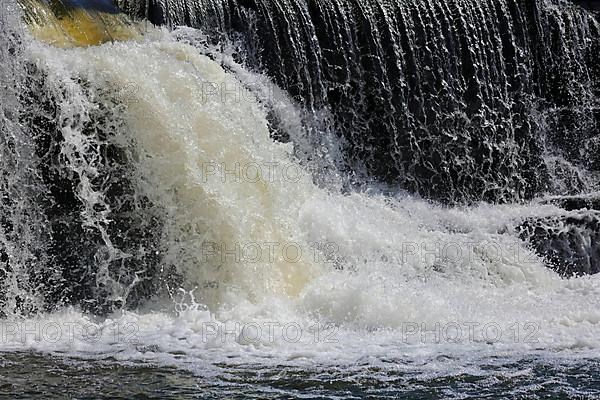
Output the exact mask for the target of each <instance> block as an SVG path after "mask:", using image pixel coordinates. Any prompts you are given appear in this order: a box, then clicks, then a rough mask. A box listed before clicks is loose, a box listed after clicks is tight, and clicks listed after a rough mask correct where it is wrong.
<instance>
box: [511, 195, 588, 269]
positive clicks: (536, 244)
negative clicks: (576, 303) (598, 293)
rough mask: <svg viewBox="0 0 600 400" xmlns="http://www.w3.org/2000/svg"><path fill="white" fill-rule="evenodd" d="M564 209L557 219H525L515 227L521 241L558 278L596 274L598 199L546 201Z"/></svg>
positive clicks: (576, 198)
mask: <svg viewBox="0 0 600 400" xmlns="http://www.w3.org/2000/svg"><path fill="white" fill-rule="evenodd" d="M546 203H550V204H554V205H556V206H558V207H561V208H563V209H565V210H566V212H565V215H562V216H558V217H550V218H542V219H533V218H532V219H529V220H527V221H525V222H524V223H523V224H522V225H521V226H519V228H518V231H519V234H520V237H521V239H523V240H525V241H527V242H528V243H530V244H531V246H532V247H533V249H534V250H535V251H536V253H537V254H538V255H539V256H541V257H544V258H545V260H546V262H547V263H548V266H549V267H550V268H552V269H554V270H555V271H557V272H558V273H560V274H561V275H562V276H565V277H571V276H579V275H589V274H597V273H599V272H600V196H597V195H586V196H565V197H556V198H552V199H550V200H547V201H546Z"/></svg>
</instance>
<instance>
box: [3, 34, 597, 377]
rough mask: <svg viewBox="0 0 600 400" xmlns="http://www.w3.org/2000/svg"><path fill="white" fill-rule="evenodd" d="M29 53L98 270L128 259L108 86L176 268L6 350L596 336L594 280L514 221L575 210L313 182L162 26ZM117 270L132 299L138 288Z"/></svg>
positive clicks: (353, 345)
mask: <svg viewBox="0 0 600 400" xmlns="http://www.w3.org/2000/svg"><path fill="white" fill-rule="evenodd" d="M26 56H27V57H28V58H29V59H30V60H32V61H34V62H35V63H36V64H37V65H38V66H39V67H40V68H41V69H42V70H43V71H45V73H46V74H47V82H48V83H47V85H48V88H49V90H53V91H54V92H55V93H57V94H58V93H61V95H60V96H59V98H60V102H59V103H58V104H57V106H58V110H59V112H58V114H59V116H60V121H61V124H60V126H61V127H62V128H61V132H62V133H63V135H64V137H65V142H64V143H63V144H62V145H61V146H62V155H63V156H64V158H65V159H66V160H67V161H68V163H69V165H70V166H71V168H72V170H73V173H75V174H77V175H78V176H79V177H80V178H81V184H80V185H79V186H78V188H77V195H78V197H79V199H80V200H81V201H82V203H83V204H84V205H85V209H84V211H83V213H84V217H85V218H84V220H85V222H86V224H87V225H88V226H91V227H94V228H95V229H97V230H98V231H99V232H100V233H101V234H102V237H103V239H104V241H105V247H106V257H105V258H103V259H99V262H98V265H95V266H93V267H94V268H98V270H99V271H101V273H99V277H100V278H99V279H105V280H111V279H112V280H114V278H112V277H111V275H110V273H109V270H108V269H109V264H110V263H114V262H115V260H119V259H121V258H126V257H127V254H123V253H122V252H121V251H120V250H119V249H118V248H117V247H116V246H115V245H113V243H112V241H111V238H110V237H109V235H108V233H107V231H106V230H105V229H104V226H105V224H106V219H107V218H108V210H107V208H108V206H107V204H106V201H105V200H106V198H105V193H101V192H99V191H97V189H95V188H94V187H93V185H91V184H90V182H91V181H92V180H93V179H94V178H95V177H96V174H97V166H98V163H100V162H101V161H100V158H99V157H100V156H99V154H100V150H99V149H98V148H96V146H95V145H94V142H93V138H90V137H87V136H85V135H84V133H83V128H82V126H83V124H84V122H86V121H88V122H89V118H90V117H89V115H90V110H91V109H93V107H96V104H97V102H95V101H93V100H97V98H98V97H100V98H102V96H107V94H106V92H107V91H108V92H109V93H108V94H109V95H110V96H111V98H114V99H116V100H117V101H118V103H119V104H122V105H124V107H123V108H122V109H119V110H120V111H119V114H118V115H116V117H118V118H117V119H118V121H117V120H116V121H117V122H118V123H117V122H115V124H114V125H111V126H113V129H112V131H111V132H110V134H111V135H113V136H112V139H111V140H114V141H115V142H116V143H120V144H122V145H123V146H126V147H128V148H129V149H131V159H132V160H135V162H134V163H133V167H132V168H133V170H132V171H131V176H132V177H134V179H133V180H134V183H135V190H136V193H138V195H139V196H145V197H147V198H148V199H150V201H152V202H153V203H154V204H157V205H159V206H160V208H161V210H162V212H163V217H164V221H165V223H164V226H163V227H162V228H161V229H162V232H161V235H160V237H161V253H160V259H161V264H162V265H164V266H171V265H172V266H175V268H176V269H177V271H178V272H179V273H180V274H182V276H183V278H184V279H183V287H182V288H181V290H180V288H170V291H171V293H172V294H173V298H168V297H167V298H160V299H154V300H153V301H152V302H150V303H149V304H148V305H147V306H145V307H143V308H141V309H139V310H137V311H135V312H133V311H131V312H125V311H124V312H119V313H117V314H115V315H111V316H109V317H108V318H95V317H90V316H86V315H84V314H83V313H81V312H80V311H77V310H76V309H65V310H63V311H62V312H57V313H53V314H41V315H39V316H38V317H35V318H33V317H30V318H29V319H26V320H24V319H15V320H10V319H9V320H3V321H2V322H0V327H1V328H2V330H1V332H2V345H1V346H2V349H4V350H17V349H35V350H41V351H57V352H66V353H68V354H72V355H87V356H91V357H96V356H101V357H105V356H107V355H109V356H111V357H114V358H116V359H119V360H131V359H139V360H150V361H155V362H165V363H175V364H178V365H185V366H188V367H190V368H192V369H193V368H195V367H194V366H195V365H197V364H198V362H199V361H208V362H221V361H224V360H225V361H227V362H234V363H238V362H239V363H244V362H247V361H249V360H251V361H253V362H265V363H277V362H289V363H296V362H297V363H313V362H314V363H324V364H327V363H338V362H339V363H352V362H357V361H359V360H363V361H364V360H369V359H373V360H376V359H381V358H386V357H389V358H394V357H397V358H404V357H429V356H431V355H435V354H439V353H443V354H461V355H462V356H464V357H469V355H470V354H472V353H477V354H480V353H481V354H493V353H511V352H529V351H540V350H541V351H544V352H554V351H561V352H570V351H574V350H575V351H585V352H586V353H590V354H597V351H598V349H600V339H599V338H600V277H598V276H590V277H582V278H574V279H562V278H560V277H559V276H558V275H557V274H555V273H554V272H552V271H551V270H549V269H548V268H546V267H545V266H544V264H543V262H542V260H540V259H538V258H537V257H536V256H534V255H532V254H531V253H530V252H529V251H528V250H527V247H526V245H525V244H524V243H523V242H522V241H521V240H520V239H519V238H518V237H517V233H516V232H515V227H516V226H517V225H518V224H519V223H520V222H521V221H522V220H523V219H524V218H527V217H531V216H540V217H543V216H551V215H561V214H564V213H565V211H564V210H560V209H559V208H556V207H554V206H551V205H539V204H535V203H534V204H530V205H496V206H493V205H480V206H477V207H471V208H443V207H440V206H436V205H432V204H430V203H427V202H425V201H423V200H420V199H416V198H412V197H410V196H405V197H398V198H390V197H386V196H383V195H378V194H369V193H350V194H341V193H339V192H338V191H337V190H336V189H335V188H329V189H328V188H320V187H318V186H316V185H315V184H313V177H312V176H311V173H309V172H308V171H305V170H304V169H303V167H302V166H301V165H302V163H301V162H300V161H298V160H296V159H295V158H294V149H293V144H281V143H277V142H275V141H273V140H272V139H271V138H270V137H269V129H268V122H267V109H266V107H265V105H264V104H265V102H262V103H261V101H259V100H258V99H257V98H256V96H255V95H254V94H253V92H252V91H250V90H248V89H247V88H246V87H247V84H248V82H246V83H245V85H244V84H242V83H241V82H240V81H239V80H238V78H237V77H236V75H235V74H234V73H233V72H226V71H225V70H224V69H223V68H222V66H221V65H220V64H219V63H218V62H215V61H213V60H211V59H210V58H209V57H207V56H205V55H203V54H202V53H201V51H200V50H199V49H197V48H194V47H192V46H190V45H187V44H182V43H178V42H177V41H175V40H174V39H173V37H172V36H171V35H170V34H168V33H166V32H164V31H158V30H157V31H151V32H149V33H148V34H147V35H146V37H145V38H144V39H142V40H140V41H136V42H121V43H108V44H104V45H102V46H97V47H90V48H85V49H83V48H76V49H58V48H53V47H49V46H47V45H44V44H40V43H37V42H31V43H29V44H28V48H27V52H26ZM238 72H239V71H238ZM252 77H253V75H251V74H248V75H245V76H244V79H245V80H246V81H247V80H248V79H252ZM256 84H264V82H262V81H261V82H257V83H256ZM107 88H109V90H107ZM57 96H58V95H57ZM276 100H277V99H275V100H273V101H276ZM289 104H291V103H286V104H285V105H284V106H285V107H284V106H282V108H283V109H285V110H288V111H289ZM286 112H287V111H286ZM291 125H292V126H299V125H294V124H291ZM99 210H100V211H99ZM105 283H106V282H105ZM109 283H110V284H109V287H111V288H112V296H113V297H114V299H120V300H124V301H125V300H126V299H127V296H128V293H129V289H130V288H129V287H126V286H123V285H121V284H120V283H119V282H117V281H114V282H109ZM431 368H435V366H432V367H431Z"/></svg>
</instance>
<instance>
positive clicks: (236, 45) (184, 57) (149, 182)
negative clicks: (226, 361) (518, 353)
mask: <svg viewBox="0 0 600 400" xmlns="http://www.w3.org/2000/svg"><path fill="white" fill-rule="evenodd" d="M36 1H37V0H36ZM59 3H60V4H63V5H64V4H65V3H64V2H59ZM21 4H22V5H23V4H25V5H24V6H23V7H24V10H25V12H24V13H23V12H21V11H20V8H19V7H17V5H16V3H13V2H10V3H8V5H9V7H8V8H7V9H8V10H13V11H14V13H5V14H2V19H1V20H0V22H1V23H2V25H1V31H2V39H0V57H1V60H2V63H0V74H1V78H2V85H1V86H0V96H1V99H2V102H1V103H0V129H1V130H0V155H1V158H0V281H1V282H2V289H1V290H0V309H1V312H2V317H4V318H3V319H2V320H0V328H1V327H2V326H3V325H2V324H3V323H4V322H5V321H13V320H15V319H17V320H18V319H19V318H24V317H26V318H30V319H31V318H39V319H41V320H44V318H57V319H58V320H61V321H62V320H64V319H68V318H76V319H77V320H78V321H80V320H85V319H86V318H88V314H92V315H94V316H95V317H94V318H96V317H97V319H93V321H92V322H93V324H96V325H94V326H98V327H100V328H102V329H105V328H106V327H107V326H112V325H111V324H112V323H113V322H114V321H115V320H119V321H131V320H134V321H135V322H136V324H137V325H136V326H137V327H139V328H140V338H139V340H140V341H141V342H142V344H143V345H144V346H145V345H146V344H149V343H150V344H151V342H152V340H154V339H152V338H154V337H160V338H161V341H162V342H161V346H162V345H164V346H165V349H166V350H164V351H165V352H166V353H168V354H170V355H177V354H180V353H181V352H184V353H185V352H190V353H193V354H195V355H196V356H197V355H198V353H201V355H204V352H205V351H206V350H207V349H214V348H219V346H221V345H222V343H220V342H219V341H218V340H217V339H215V340H213V341H207V340H205V339H206V338H205V337H204V336H202V335H204V334H205V333H206V332H205V331H203V329H204V327H205V326H206V325H205V324H215V323H217V322H218V323H225V322H231V321H233V322H235V323H240V322H243V323H248V322H249V323H252V324H258V323H260V324H271V323H273V322H277V323H280V322H284V323H288V325H284V326H289V324H292V323H293V324H297V325H298V326H300V327H301V328H302V329H303V330H308V329H309V328H311V327H314V326H315V324H324V325H323V326H325V327H326V328H327V329H329V330H331V329H340V332H342V336H343V335H348V336H347V337H348V338H350V337H351V335H350V333H349V332H356V331H359V332H362V333H364V334H365V335H367V338H368V339H369V340H372V339H373V338H374V337H377V338H379V339H381V340H382V341H385V340H387V339H390V340H391V341H397V340H399V338H401V340H402V341H404V339H405V338H404V336H402V337H401V336H399V335H405V334H406V331H405V328H406V326H407V325H406V324H407V323H408V324H419V327H421V326H424V327H425V328H423V329H424V331H426V332H430V331H431V327H435V326H438V325H440V324H441V325H443V326H448V325H449V324H455V323H461V324H462V323H467V324H471V325H468V326H470V327H473V329H474V333H473V335H474V337H476V339H472V338H466V339H465V338H462V339H461V340H462V342H461V341H460V340H459V342H460V343H463V344H465V343H466V344H468V345H471V344H473V343H476V344H477V345H482V346H483V345H487V343H489V342H492V343H500V344H502V345H506V344H507V343H508V344H510V343H511V342H510V340H511V337H510V336H508V335H504V336H501V337H494V338H493V339H492V340H489V337H488V336H487V335H486V333H487V331H486V327H489V326H490V324H495V325H493V326H494V327H496V326H497V327H499V328H501V329H502V331H503V332H504V333H506V332H512V331H511V329H513V328H514V327H515V326H517V327H520V328H527V327H529V328H531V327H533V328H535V329H534V333H539V336H538V337H536V339H537V340H538V341H537V342H531V343H529V342H528V343H524V342H523V343H520V344H522V345H523V346H531V347H530V348H554V347H557V348H571V347H576V346H582V343H583V345H586V346H590V347H592V348H598V346H599V344H598V339H597V338H598V333H599V332H598V327H600V324H598V321H599V320H600V316H599V314H598V309H599V308H598V299H600V297H598V295H597V294H598V291H599V287H600V286H598V276H579V275H582V274H584V273H586V274H593V273H594V272H597V269H598V267H597V265H598V262H597V260H598V256H597V254H596V253H597V247H598V246H596V245H595V244H594V242H595V240H596V238H597V236H598V234H597V226H598V221H600V216H599V215H598V211H597V210H596V211H594V210H593V209H594V207H596V206H594V204H596V202H597V194H593V193H592V194H589V193H588V196H583V195H582V193H584V192H592V191H593V190H597V189H598V186H597V185H598V180H597V175H596V174H597V172H598V171H597V169H598V159H597V155H598V152H597V147H595V146H597V143H598V139H597V138H598V111H597V110H598V108H597V98H598V96H597V95H598V79H599V78H598V77H599V76H600V74H599V72H600V71H598V63H597V62H596V61H597V55H598V52H597V50H598V45H599V40H598V32H599V30H598V21H597V17H596V14H594V13H593V12H592V11H590V10H585V9H582V8H580V7H579V6H576V5H573V4H571V3H567V2H564V1H558V0H556V1H554V0H547V1H526V2H516V1H511V0H497V1H493V2H492V1H491V0H490V1H482V2H474V1H467V0H452V1H448V2H436V1H433V0H430V1H427V0H419V1H417V0H410V1H387V2H382V1H375V0H373V1H367V2H351V1H347V0H337V1H333V0H330V1H328V2H325V1H312V2H303V1H300V0H287V1H279V0H273V1H270V2H267V1H264V2H252V1H245V2H243V3H239V4H238V3H237V2H234V1H230V2H224V3H222V2H216V1H194V2H192V1H186V0H179V1H165V2H161V3H156V2H153V1H149V2H146V1H144V2H139V3H138V2H125V1H122V2H121V4H120V5H121V7H123V9H125V10H127V11H128V12H130V13H131V14H132V15H137V16H144V17H147V18H149V19H150V20H151V21H155V22H161V23H165V24H168V25H171V26H170V27H169V28H164V27H163V28H161V27H155V26H152V25H151V24H148V23H147V22H146V21H135V22H133V21H131V20H129V19H127V18H126V17H124V16H123V15H121V14H119V13H112V12H110V10H109V11H107V10H105V9H86V10H79V9H78V10H73V9H71V8H70V7H66V8H65V7H63V8H60V7H59V8H58V11H56V9H55V8H52V7H50V5H53V4H54V5H55V4H56V3H55V2H49V3H46V2H43V3H31V2H30V1H29V0H27V1H25V0H23V2H21ZM29 7H33V8H29ZM36 7H39V8H36ZM33 11H35V12H33ZM34 17H35V18H34ZM23 18H24V21H25V22H23ZM90 21H91V22H93V23H90ZM111 21H112V22H111ZM179 24H184V25H190V26H192V28H190V27H177V28H176V27H175V25H179ZM193 27H196V28H197V29H196V28H193ZM113 28H114V29H115V30H116V31H113ZM88 31H91V32H94V34H93V35H92V34H90V36H86V35H85V33H86V32H88ZM40 32H44V33H43V34H41V33H40ZM98 32H100V33H102V32H104V33H102V34H101V35H100V36H98V35H96V34H97V33H98ZM115 32H117V33H118V32H121V33H123V32H125V33H127V34H126V35H125V36H124V37H121V36H119V34H117V33H115ZM88 39H89V40H88ZM558 194H560V195H567V194H572V195H573V196H570V197H564V196H548V195H558ZM575 194H577V196H575ZM532 198H533V200H531V199H532ZM432 200H434V201H432ZM435 200H438V201H435ZM482 200H485V201H487V202H482ZM529 200H531V201H529ZM596 208H597V207H596ZM548 267H551V268H548ZM557 272H558V273H557ZM69 307H74V308H69ZM48 316H50V317H48ZM73 316H75V317H73ZM100 316H103V317H106V318H104V319H102V318H100ZM89 318H91V317H89ZM113 318H114V319H113ZM98 321H99V322H98ZM473 322H475V323H476V324H475V325H473V324H472V323H473ZM444 324H445V325H444ZM515 324H516V325H515ZM318 326H321V325H318ZM410 326H413V325H410ZM542 328H543V330H542ZM328 332H330V331H328ZM381 332H383V333H382V334H381V336H377V335H378V333H381ZM370 335H371V336H370ZM386 335H389V336H386ZM242 336H243V335H241V334H240V331H239V330H238V331H236V341H235V343H236V346H237V345H239V346H246V345H249V344H252V345H254V344H257V343H258V345H259V346H257V348H259V349H261V350H260V351H262V350H263V349H264V348H267V347H268V346H271V345H274V344H273V343H272V342H269V341H267V339H266V338H264V337H263V338H261V339H257V340H246V339H245V338H244V337H242ZM344 337H346V336H344ZM361 338H364V336H361ZM379 339H377V340H379ZM348 340H349V341H351V340H352V339H348ZM361 340H363V339H360V340H359V341H357V342H354V345H355V348H354V350H356V349H358V351H359V352H361V351H363V350H364V343H365V342H364V341H363V342H361ZM373 340H374V339H373ZM411 340H412V342H411ZM146 342H149V343H146ZM359 342H360V343H359ZM408 342H410V343H413V344H414V343H418V342H419V338H418V337H416V336H415V337H412V338H411V339H410V340H408ZM19 343H20V344H21V345H24V346H25V347H26V346H28V345H29V344H28V343H29V342H27V341H26V340H23V341H22V342H19ZM102 343H103V344H105V345H106V346H111V345H113V344H114V343H113V342H110V341H108V342H102ZM369 343H371V342H369ZM396 343H399V342H396ZM63 345H64V346H67V347H68V346H71V345H72V343H67V342H61V343H59V344H57V345H56V347H55V348H62V347H61V346H63ZM277 345H278V346H281V347H285V346H287V345H289V346H290V347H289V348H290V349H291V350H289V352H288V353H285V352H284V353H285V354H287V355H288V356H289V357H290V359H295V358H297V357H298V354H306V353H307V352H309V351H308V350H310V351H314V349H313V347H311V346H313V345H314V343H311V342H309V341H308V339H307V338H306V337H303V338H302V340H299V342H298V344H296V342H294V343H293V344H290V343H289V342H285V340H283V339H281V340H280V342H278V343H277ZM320 345H321V346H322V347H320V350H321V351H324V352H327V351H328V350H326V349H325V347H324V346H325V345H326V344H325V343H320ZM473 345H474V344H473ZM124 346H125V345H124ZM186 346H187V347H186ZM261 346H263V347H261ZM294 346H296V347H294ZM536 346H538V347H536ZM350 347H351V346H350ZM142 348H148V347H142ZM298 349H299V350H298ZM237 350H239V349H238V348H236V351H237ZM135 351H138V350H137V347H136V350H135ZM336 351H338V352H339V353H340V354H341V353H343V349H342V350H340V348H338V349H337V350H336ZM209 353H210V351H206V354H209ZM186 354H187V353H186ZM210 354H213V353H210Z"/></svg>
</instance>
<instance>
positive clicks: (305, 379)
mask: <svg viewBox="0 0 600 400" xmlns="http://www.w3.org/2000/svg"><path fill="white" fill-rule="evenodd" d="M498 361H499V360H493V359H490V362H489V365H485V364H484V365H480V366H479V372H477V373H468V372H466V369H465V371H460V370H457V371H454V372H449V373H448V374H446V375H445V376H443V375H437V376H431V375H428V374H423V373H422V372H417V371H421V368H419V366H416V365H415V372H414V373H411V372H406V368H404V369H403V372H398V371H395V372H394V368H392V366H393V363H402V362H404V363H407V362H409V361H391V360H390V361H388V362H389V363H390V368H386V367H385V366H383V367H382V366H379V367H373V366H370V365H368V364H364V365H352V366H344V367H342V366H337V367H328V368H319V367H311V368H307V367H302V368H300V367H291V366H273V365H271V366H268V367H266V366H258V365H228V364H217V365H205V366H198V367H199V368H198V370H197V371H196V372H194V373H192V372H189V371H187V370H182V369H178V368H175V367H164V366H155V365H149V364H145V363H131V362H127V363H124V362H121V361H116V360H114V359H103V360H84V359H78V358H69V357H61V356H55V355H44V354H38V353H3V354H1V355H0V398H3V399H53V398H57V399H296V398H298V399H396V398H403V399H446V398H456V399H461V398H479V399H481V398H488V399H503V398H506V399H509V398H517V399H600V372H599V371H600V362H599V360H592V359H587V360H580V361H577V362H576V363H573V362H569V363H564V364H561V363H557V362H549V361H542V360H540V359H536V358H529V359H528V358H524V359H521V360H513V362H498ZM198 371H200V372H198ZM202 371H205V372H202ZM409 371H410V369H409Z"/></svg>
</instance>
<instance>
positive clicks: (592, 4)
mask: <svg viewBox="0 0 600 400" xmlns="http://www.w3.org/2000/svg"><path fill="white" fill-rule="evenodd" d="M571 1H572V2H573V3H575V4H577V5H580V6H582V7H585V8H587V9H590V10H594V11H600V1H599V0H571Z"/></svg>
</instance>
